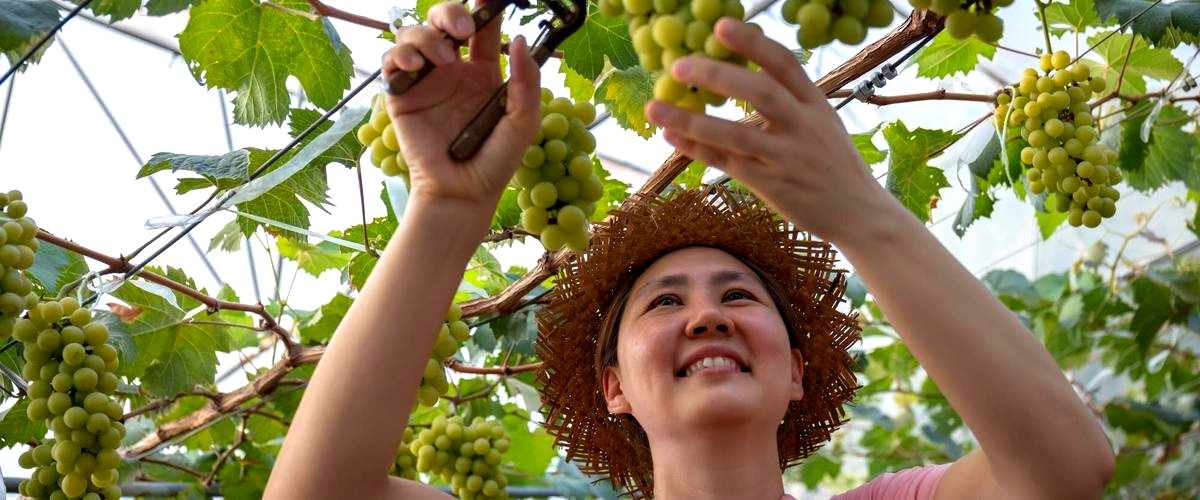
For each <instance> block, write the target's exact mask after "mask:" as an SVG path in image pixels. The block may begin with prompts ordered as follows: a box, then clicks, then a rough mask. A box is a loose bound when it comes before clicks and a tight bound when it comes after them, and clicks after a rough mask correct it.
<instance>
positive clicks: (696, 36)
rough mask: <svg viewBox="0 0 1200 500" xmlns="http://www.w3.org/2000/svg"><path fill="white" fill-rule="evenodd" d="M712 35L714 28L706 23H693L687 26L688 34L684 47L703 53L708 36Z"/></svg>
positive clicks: (684, 39) (685, 37)
mask: <svg viewBox="0 0 1200 500" xmlns="http://www.w3.org/2000/svg"><path fill="white" fill-rule="evenodd" d="M711 34H712V27H711V26H709V24H708V23H706V22H704V21H698V20H697V21H692V22H690V23H688V25H687V32H686V33H685V34H684V38H683V41H684V46H685V47H687V48H688V49H689V50H693V51H703V50H704V42H705V41H706V40H708V36H709V35H711Z"/></svg>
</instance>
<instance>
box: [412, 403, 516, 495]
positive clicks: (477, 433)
mask: <svg viewBox="0 0 1200 500" xmlns="http://www.w3.org/2000/svg"><path fill="white" fill-rule="evenodd" d="M508 445H509V440H508V433H507V432H505V431H504V427H503V426H501V425H500V423H499V422H496V421H485V420H483V419H481V418H479V417H476V418H475V419H473V420H472V421H471V423H470V425H467V424H466V423H465V422H464V421H463V419H462V417H460V416H458V415H454V416H451V417H449V418H447V417H446V416H445V415H438V416H437V417H436V418H434V419H433V423H432V424H431V425H430V426H429V428H428V429H423V430H421V432H419V433H417V435H416V439H413V440H412V443H410V444H409V451H411V452H412V454H413V455H416V457H417V461H416V463H417V471H418V472H423V473H426V474H429V475H430V476H434V477H437V478H439V479H441V480H442V481H443V482H445V483H447V484H449V485H450V488H451V489H452V491H453V492H454V494H455V495H457V496H458V497H459V498H461V499H463V500H471V499H476V498H479V499H483V498H495V499H504V498H508V492H507V491H506V490H505V487H506V486H508V480H507V479H505V477H504V474H502V473H501V472H500V462H501V460H503V458H504V457H503V454H504V452H505V451H508Z"/></svg>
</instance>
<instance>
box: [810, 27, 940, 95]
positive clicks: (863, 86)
mask: <svg viewBox="0 0 1200 500" xmlns="http://www.w3.org/2000/svg"><path fill="white" fill-rule="evenodd" d="M933 36H934V35H927V36H926V37H925V38H922V39H921V41H920V42H917V44H916V45H913V46H912V47H909V48H908V51H907V52H905V53H904V54H903V55H901V56H900V59H897V60H896V62H894V63H888V64H884V65H883V66H882V67H880V68H879V70H878V71H876V72H875V75H874V76H872V77H871V78H868V79H866V80H863V81H861V82H859V84H858V86H857V87H855V89H854V92H852V93H851V94H850V95H849V96H847V97H846V98H845V99H842V102H839V103H838V104H837V106H834V107H833V109H842V108H844V107H845V106H846V105H847V104H850V101H853V100H855V99H858V100H860V101H863V102H867V99H870V98H871V96H873V95H875V89H877V88H883V86H884V85H887V82H888V80H891V79H893V78H896V75H897V74H898V72H897V70H896V68H897V67H898V66H900V65H901V64H903V63H904V61H906V60H908V58H910V57H912V56H913V54H916V53H917V51H918V50H921V48H922V47H924V46H925V44H927V43H929V41H930V40H933Z"/></svg>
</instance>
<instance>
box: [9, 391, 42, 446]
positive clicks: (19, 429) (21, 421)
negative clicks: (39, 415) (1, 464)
mask: <svg viewBox="0 0 1200 500" xmlns="http://www.w3.org/2000/svg"><path fill="white" fill-rule="evenodd" d="M27 408H29V398H21V399H18V400H17V402H16V404H14V405H12V406H11V407H9V409H8V410H7V411H5V412H4V414H3V415H0V447H2V448H8V447H10V446H22V447H24V446H25V443H27V442H29V441H37V440H40V439H42V438H43V437H45V436H46V421H45V420H38V421H32V420H29V416H28V415H26V411H28V410H27Z"/></svg>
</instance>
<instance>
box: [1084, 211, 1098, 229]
mask: <svg viewBox="0 0 1200 500" xmlns="http://www.w3.org/2000/svg"><path fill="white" fill-rule="evenodd" d="M1083 225H1084V226H1087V227H1096V226H1099V225H1100V213H1098V212H1096V211H1095V210H1088V211H1086V212H1084V213H1083Z"/></svg>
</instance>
